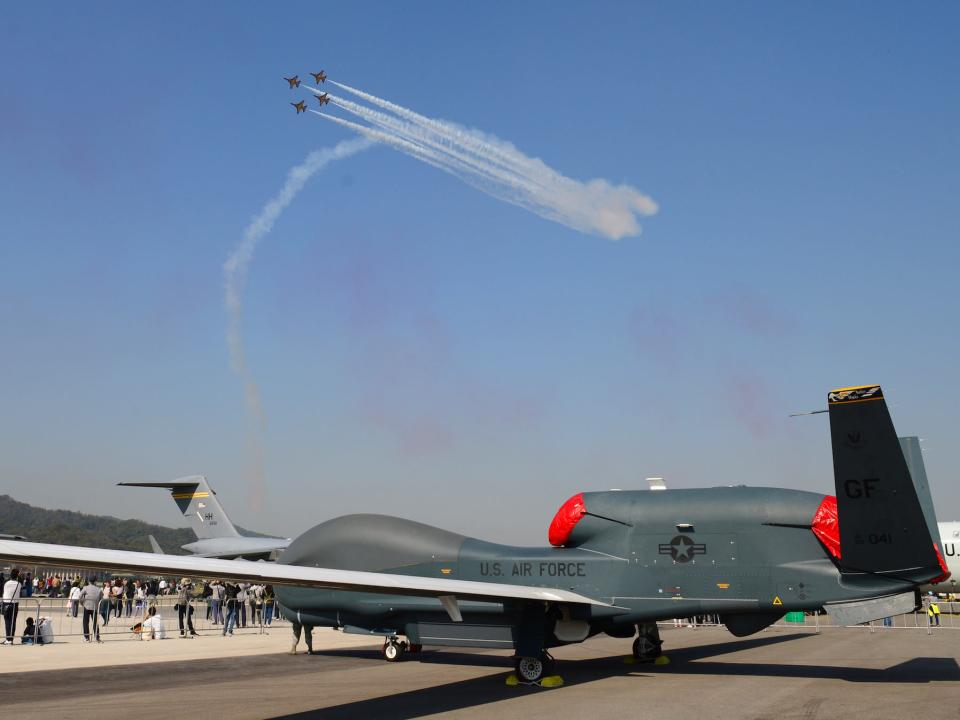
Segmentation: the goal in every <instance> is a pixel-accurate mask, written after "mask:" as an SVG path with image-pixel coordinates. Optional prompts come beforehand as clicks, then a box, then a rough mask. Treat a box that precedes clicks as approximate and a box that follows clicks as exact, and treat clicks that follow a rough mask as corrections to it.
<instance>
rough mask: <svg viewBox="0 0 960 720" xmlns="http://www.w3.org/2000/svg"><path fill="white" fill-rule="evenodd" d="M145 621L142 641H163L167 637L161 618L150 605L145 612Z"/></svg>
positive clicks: (154, 607)
mask: <svg viewBox="0 0 960 720" xmlns="http://www.w3.org/2000/svg"><path fill="white" fill-rule="evenodd" d="M147 615H148V617H147V619H146V620H144V621H143V630H142V632H143V635H142V637H143V639H144V640H165V639H166V637H167V628H166V625H164V623H163V617H162V616H161V615H159V614H157V608H156V606H155V605H151V606H150V609H149V610H148V611H147Z"/></svg>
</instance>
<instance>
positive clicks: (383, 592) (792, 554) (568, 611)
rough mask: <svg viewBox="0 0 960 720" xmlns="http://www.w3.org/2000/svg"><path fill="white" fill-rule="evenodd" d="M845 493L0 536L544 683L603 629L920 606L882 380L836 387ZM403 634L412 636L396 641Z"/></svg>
mask: <svg viewBox="0 0 960 720" xmlns="http://www.w3.org/2000/svg"><path fill="white" fill-rule="evenodd" d="M828 407H829V413H830V431H831V439H832V445H833V464H834V479H835V485H836V493H837V494H836V497H833V496H824V495H821V494H818V493H812V492H802V491H798V490H786V489H776V488H749V487H743V486H739V487H717V488H708V489H697V490H662V491H659V492H649V491H636V492H617V491H610V492H585V493H580V494H578V495H575V496H574V497H572V498H570V499H569V500H568V501H567V502H566V503H564V505H563V506H562V507H561V508H560V510H559V511H558V512H557V515H556V517H555V518H554V519H553V522H552V524H551V526H550V532H549V539H550V546H549V547H541V548H525V547H513V546H507V545H499V544H495V543H490V542H484V541H482V540H476V539H473V538H468V537H464V536H463V535H458V534H456V533H452V532H448V531H446V530H441V529H439V528H435V527H431V526H429V525H424V524H421V523H417V522H412V521H410V520H403V519H400V518H394V517H386V516H382V515H349V516H345V517H341V518H337V519H334V520H330V521H328V522H325V523H322V524H320V525H317V526H316V527H314V528H313V529H311V530H308V531H307V532H305V533H304V534H303V535H301V536H300V537H298V538H296V539H295V540H294V541H293V542H292V543H291V544H290V546H289V548H287V550H286V551H285V552H284V554H283V556H282V557H281V561H280V562H278V563H254V562H250V561H244V560H234V561H230V560H216V559H208V558H197V557H172V556H169V555H154V554H150V553H132V552H122V551H111V550H97V549H91V548H77V547H70V546H62V545H60V546H58V545H42V544H34V543H25V542H13V541H0V559H2V560H6V561H10V562H13V563H23V564H47V565H55V566H58V567H86V568H108V569H115V570H121V569H122V570H128V571H136V572H139V571H148V572H151V573H165V574H182V575H189V576H195V577H221V578H228V579H236V580H253V581H259V582H268V583H272V584H273V585H275V586H276V590H277V598H278V600H279V601H280V603H281V605H282V608H281V609H282V612H283V613H284V614H285V615H286V616H287V617H289V618H291V619H297V620H299V621H300V622H302V623H305V624H309V625H314V626H327V627H335V628H341V629H343V630H345V631H348V632H361V633H368V634H372V635H381V636H383V637H384V638H385V639H386V641H385V643H384V656H385V657H386V658H387V659H388V660H396V659H399V658H400V657H401V656H402V655H403V653H404V650H406V649H408V648H410V649H412V648H414V647H415V646H419V645H439V646H444V645H446V646H467V647H486V648H504V649H513V650H514V652H515V658H516V670H517V673H518V675H519V676H520V678H521V679H522V680H524V681H526V682H536V681H538V680H539V679H541V678H542V677H543V675H544V674H545V672H546V671H547V669H548V665H549V660H550V658H549V654H548V652H547V651H548V650H549V649H550V648H552V647H556V646H559V645H565V644H569V643H576V642H580V641H582V640H585V639H586V638H588V637H590V636H592V635H596V634H598V633H607V634H608V635H611V636H614V637H618V638H624V639H629V638H634V641H633V653H634V655H635V656H636V657H637V658H639V659H641V660H650V661H652V660H655V659H656V658H657V657H658V656H659V655H660V654H661V646H662V643H661V640H660V637H659V635H658V632H657V625H656V622H657V621H658V620H662V619H667V618H674V617H684V616H689V615H697V614H716V615H719V616H720V618H721V620H722V621H723V622H724V623H725V624H726V626H727V628H728V629H729V630H730V632H732V633H733V634H734V635H736V636H744V635H749V634H751V633H754V632H757V631H759V630H761V629H762V628H765V627H767V626H768V625H770V624H771V623H773V622H775V621H776V620H777V619H779V618H780V617H781V616H783V614H784V613H785V612H787V611H798V610H810V611H812V610H819V609H826V610H827V611H828V612H830V613H832V614H833V615H834V617H835V618H836V619H837V620H838V621H839V622H840V623H842V624H850V623H859V622H866V621H868V620H873V619H877V618H881V617H886V616H888V615H893V614H896V613H901V612H906V611H910V610H912V609H914V608H915V607H917V605H918V602H919V598H918V592H917V588H918V586H920V585H922V584H924V583H928V582H931V581H934V580H936V579H938V578H941V577H943V576H945V575H946V574H948V573H947V569H946V566H945V565H944V563H943V558H942V555H941V552H940V549H939V547H938V546H937V540H936V538H937V534H936V519H935V517H934V514H933V505H932V502H931V500H930V492H929V489H928V488H927V487H926V485H925V483H923V482H919V481H918V478H912V477H911V474H910V471H909V469H908V467H907V464H906V461H905V459H904V453H903V451H902V450H901V447H900V444H899V443H898V441H897V435H896V432H895V430H894V427H893V423H892V422H891V420H890V415H889V412H888V410H887V406H886V402H885V400H884V398H883V393H882V391H881V389H880V387H879V386H876V385H870V386H861V387H853V388H842V389H840V390H835V391H833V392H831V393H829V395H828ZM402 638H406V640H403V639H402Z"/></svg>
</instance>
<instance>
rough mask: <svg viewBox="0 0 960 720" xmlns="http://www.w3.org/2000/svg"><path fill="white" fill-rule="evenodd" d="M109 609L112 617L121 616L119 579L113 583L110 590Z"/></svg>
mask: <svg viewBox="0 0 960 720" xmlns="http://www.w3.org/2000/svg"><path fill="white" fill-rule="evenodd" d="M110 597H111V607H112V608H113V616H114V617H117V618H119V617H122V616H123V585H122V584H121V582H120V580H119V579H115V580H114V581H113V587H112V588H110Z"/></svg>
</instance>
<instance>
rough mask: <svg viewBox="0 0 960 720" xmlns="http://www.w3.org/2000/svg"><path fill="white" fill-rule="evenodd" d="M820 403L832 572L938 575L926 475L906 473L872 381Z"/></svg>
mask: <svg viewBox="0 0 960 720" xmlns="http://www.w3.org/2000/svg"><path fill="white" fill-rule="evenodd" d="M827 402H828V407H829V411H830V436H831V441H832V445H833V472H834V480H835V482H836V489H837V514H838V517H839V526H840V527H839V529H840V557H839V559H838V562H839V565H840V569H841V570H842V571H843V572H844V573H845V574H863V575H881V576H886V577H890V578H898V579H903V580H906V581H909V582H912V583H918V584H919V583H925V582H929V581H930V580H932V579H934V578H936V577H937V576H940V575H942V574H943V573H945V572H946V571H947V570H946V565H945V564H944V562H943V558H942V556H941V554H940V550H939V547H938V545H937V544H936V540H937V534H936V532H935V531H934V529H935V528H936V527H937V525H936V517H935V516H934V514H933V503H932V502H930V500H929V497H930V495H929V490H928V489H927V487H926V475H925V474H924V477H923V480H922V481H920V479H919V478H917V477H912V476H911V473H910V470H909V469H908V466H907V462H906V459H905V458H904V452H903V450H902V449H901V445H900V442H899V441H898V438H897V433H896V430H895V429H894V427H893V421H892V420H891V419H890V413H889V411H888V410H887V403H886V401H885V400H884V398H883V391H882V390H881V389H880V386H879V385H864V386H860V387H850V388H841V389H839V390H834V391H832V392H831V393H830V394H829V395H828V396H827ZM918 489H919V490H920V492H919V493H918Z"/></svg>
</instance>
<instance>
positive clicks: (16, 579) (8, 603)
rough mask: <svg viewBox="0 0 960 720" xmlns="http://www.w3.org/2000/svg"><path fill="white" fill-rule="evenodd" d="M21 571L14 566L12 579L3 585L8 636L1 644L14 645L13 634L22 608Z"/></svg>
mask: <svg viewBox="0 0 960 720" xmlns="http://www.w3.org/2000/svg"><path fill="white" fill-rule="evenodd" d="M21 588H23V583H21V582H20V571H19V570H18V569H17V568H14V569H13V570H11V571H10V579H9V580H7V582H5V583H4V585H3V625H4V629H5V630H6V636H7V637H6V638H5V639H4V641H3V642H2V643H0V645H13V636H14V635H15V634H16V630H17V612H18V611H19V610H20V590H21Z"/></svg>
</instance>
